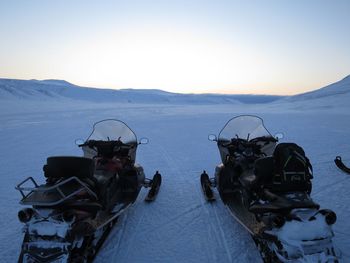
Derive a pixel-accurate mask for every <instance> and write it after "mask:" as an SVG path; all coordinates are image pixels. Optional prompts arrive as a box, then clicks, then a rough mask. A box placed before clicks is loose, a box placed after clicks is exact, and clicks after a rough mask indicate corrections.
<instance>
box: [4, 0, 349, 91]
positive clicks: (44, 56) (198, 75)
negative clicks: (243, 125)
mask: <svg viewBox="0 0 350 263" xmlns="http://www.w3.org/2000/svg"><path fill="white" fill-rule="evenodd" d="M349 74H350V1H349V0H344V1H340V0H333V1H331V0H329V1H323V0H290V1H286V0H274V1H272V0H260V1H233V0H230V1H205V0H200V1H190V0H188V1H185V0H177V1H169V0H168V1H166V0H164V1H147V0H135V1H134V0H125V1H87V0H84V1H79V0H73V1H63V0H60V1H44V0H41V1H34V0H23V1H18V0H12V1H4V0H0V77H3V78H19V79H52V78H54V79H65V80H67V81H70V82H72V83H74V84H77V85H83V86H93V87H105V88H117V89H119V88H156V89H163V90H167V91H173V92H184V93H201V92H217V93H244V94H251V93H255V94H281V95H284V94H296V93H300V92H304V91H308V90H313V89H316V88H319V87H322V86H325V85H327V84H330V83H332V82H335V81H337V80H340V79H341V78H343V77H345V76H347V75H349Z"/></svg>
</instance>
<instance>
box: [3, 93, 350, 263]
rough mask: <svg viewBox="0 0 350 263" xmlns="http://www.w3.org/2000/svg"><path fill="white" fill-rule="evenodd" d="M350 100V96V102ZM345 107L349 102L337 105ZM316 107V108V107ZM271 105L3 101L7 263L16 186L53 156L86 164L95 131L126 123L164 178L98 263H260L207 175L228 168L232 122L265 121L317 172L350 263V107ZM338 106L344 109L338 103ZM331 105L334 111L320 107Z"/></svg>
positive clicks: (321, 196) (14, 238) (13, 249)
mask: <svg viewBox="0 0 350 263" xmlns="http://www.w3.org/2000/svg"><path fill="white" fill-rule="evenodd" d="M342 96H344V95H342ZM337 99H338V100H341V98H340V97H337ZM310 101H311V100H310ZM310 101H307V100H305V101H304V102H301V101H297V102H295V101H292V102H290V101H283V102H275V103H269V104H260V105H253V104H250V105H248V104H241V103H237V104H233V105H231V104H221V105H217V104H211V105H200V104H197V105H192V104H190V103H187V104H183V105H180V104H160V103H156V104H150V103H148V104H133V103H103V104H102V103H88V102H77V101H74V100H66V99H62V100H61V101H55V102H53V101H46V102H45V101H44V102H39V101H32V100H21V99H18V100H4V101H2V102H1V104H0V146H1V148H2V151H0V167H1V169H0V178H1V184H0V205H1V207H2V208H3V213H2V216H1V217H0V227H1V232H0V233H1V234H0V262H15V261H16V260H17V257H18V254H19V251H20V245H21V242H22V232H21V224H20V223H19V222H18V220H17V211H18V210H19V209H20V205H19V204H18V201H19V199H20V194H19V193H18V192H17V191H16V190H15V189H14V186H15V185H16V184H17V183H18V182H20V181H21V180H22V179H24V178H25V177H27V176H33V177H34V178H35V179H36V180H38V181H40V182H43V181H44V178H43V175H42V166H43V164H44V163H45V160H46V157H48V156H50V155H82V152H81V150H80V149H79V148H78V147H77V146H76V145H75V144H74V141H75V139H77V138H82V139H85V138H86V137H87V136H88V135H89V133H90V131H91V128H92V124H93V123H94V122H96V121H99V120H102V119H105V118H116V119H121V120H123V121H125V122H126V123H128V125H129V126H130V127H131V128H132V129H133V130H134V131H135V133H136V134H137V135H138V137H139V138H140V137H143V136H145V137H148V138H149V140H150V143H149V144H148V145H141V146H140V147H139V149H138V155H137V161H138V162H139V163H141V164H142V165H143V166H144V168H145V171H146V173H147V175H149V176H150V177H151V176H152V175H153V173H154V172H155V171H156V170H159V171H160V172H161V174H162V176H163V184H162V188H161V190H160V192H159V196H158V198H157V200H156V201H155V202H154V203H150V204H148V203H145V202H143V198H144V197H145V194H146V191H145V190H143V191H141V193H140V196H139V198H138V200H137V202H136V203H135V204H134V205H133V206H132V208H131V209H129V210H128V212H127V213H126V214H125V215H123V216H122V217H121V220H120V221H119V222H118V224H117V225H116V227H115V228H114V229H113V231H112V232H111V234H110V236H109V238H108V240H107V241H106V242H105V244H104V246H103V247H102V250H101V251H100V253H99V255H98V256H97V259H96V262H114V261H118V262H259V261H260V256H259V254H258V252H257V250H256V248H255V245H254V243H253V241H252V239H251V238H250V236H249V235H248V234H247V233H246V231H245V230H244V229H243V228H242V227H241V226H240V225H239V224H238V223H236V222H235V221H234V220H233V218H232V217H231V216H230V214H229V212H228V211H227V210H226V209H225V208H224V206H223V204H222V203H221V201H220V200H218V201H217V202H215V203H206V202H205V201H204V198H203V196H202V193H201V191H200V184H199V176H200V173H201V172H202V170H207V171H210V172H211V173H212V172H213V171H214V167H215V165H216V164H217V163H219V153H218V150H217V147H216V145H215V143H213V142H210V141H208V140H207V135H208V134H209V133H216V134H217V133H218V132H219V130H220V129H221V128H222V126H223V125H224V124H225V123H226V121H227V120H228V119H230V118H231V117H233V116H236V115H239V114H245V113H249V114H257V115H259V116H261V117H262V118H263V119H264V121H265V126H266V127H267V128H268V129H269V130H270V132H271V133H272V134H274V133H277V132H283V133H284V134H285V137H284V139H283V140H282V141H293V142H296V143H298V144H300V145H301V146H303V148H304V149H305V151H306V153H307V155H308V156H309V157H310V160H311V162H312V164H313V166H314V174H315V178H314V180H313V193H312V197H313V198H314V199H315V201H317V202H319V203H320V204H321V206H322V207H324V208H330V209H332V210H334V211H335V212H336V213H337V216H338V221H337V223H336V224H335V227H334V230H335V239H334V240H335V244H336V245H337V246H338V247H339V248H340V249H341V250H342V252H343V258H342V261H343V262H350V252H349V249H350V238H349V237H350V224H349V223H348V218H349V217H350V195H349V189H350V176H349V175H346V174H344V173H342V172H341V171H339V170H338V169H337V168H336V166H335V165H334V163H333V159H334V157H335V156H336V155H342V157H343V160H344V162H345V163H347V164H350V110H344V109H349V108H350V107H347V108H346V103H345V102H344V103H343V104H341V107H338V105H337V104H336V103H333V106H332V101H331V100H330V99H327V98H324V99H322V98H318V99H317V102H315V103H314V102H311V103H310ZM335 101H337V100H335ZM322 105H328V106H327V107H321V106H322Z"/></svg>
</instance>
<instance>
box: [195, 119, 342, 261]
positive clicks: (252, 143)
mask: <svg viewBox="0 0 350 263" xmlns="http://www.w3.org/2000/svg"><path fill="white" fill-rule="evenodd" d="M277 138H278V137H277ZM277 138H276V137H273V136H272V135H271V134H270V133H269V131H268V130H267V129H266V128H265V126H264V123H263V120H262V119H261V118H259V117H257V116H251V115H243V116H238V117H235V118H233V119H231V120H229V121H228V122H227V123H226V125H225V126H224V128H223V129H222V130H221V131H220V133H219V135H218V137H216V136H215V135H209V136H208V139H209V140H211V141H215V142H217V146H218V148H219V152H220V156H221V160H222V163H221V164H219V165H218V166H217V167H216V169H215V176H214V177H213V178H209V176H208V174H207V173H206V171H204V172H203V173H202V174H201V178H200V180H201V187H202V190H203V193H204V196H205V198H206V199H207V200H208V201H214V200H215V199H216V197H215V194H214V191H213V187H215V188H217V190H218V192H219V195H220V198H221V200H222V201H223V203H224V204H225V205H226V207H227V208H228V210H229V212H230V213H231V215H232V216H233V217H234V218H235V219H236V220H237V221H238V222H239V223H240V224H241V225H242V226H243V227H244V228H245V229H246V230H247V231H248V232H249V233H250V234H251V236H252V238H253V240H254V241H255V244H256V245H257V248H258V249H259V251H260V254H261V257H262V259H263V261H264V262H338V258H339V257H340V251H339V250H337V249H336V248H335V247H334V245H333V242H332V238H333V236H334V234H333V231H332V225H333V224H334V223H335V222H336V214H335V213H334V212H333V211H331V210H329V209H320V206H319V204H317V203H315V202H314V201H313V200H312V199H311V197H310V194H311V188H312V184H311V179H312V178H313V172H312V166H311V164H310V162H309V159H308V158H307V157H306V156H305V152H304V150H303V149H302V148H301V147H300V146H298V145H297V144H294V143H279V144H277V142H278V139H277ZM279 138H281V136H279Z"/></svg>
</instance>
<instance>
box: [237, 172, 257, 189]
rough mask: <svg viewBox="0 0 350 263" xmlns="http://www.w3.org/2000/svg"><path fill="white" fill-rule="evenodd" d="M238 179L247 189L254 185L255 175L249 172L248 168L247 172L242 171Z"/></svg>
mask: <svg viewBox="0 0 350 263" xmlns="http://www.w3.org/2000/svg"><path fill="white" fill-rule="evenodd" d="M238 180H239V182H240V183H241V184H242V185H243V186H244V187H245V188H248V189H249V188H254V187H255V186H256V182H257V177H256V175H255V174H254V173H251V172H250V170H248V171H247V172H243V173H242V174H241V176H240V177H239V178H238Z"/></svg>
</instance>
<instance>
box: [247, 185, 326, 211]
mask: <svg viewBox="0 0 350 263" xmlns="http://www.w3.org/2000/svg"><path fill="white" fill-rule="evenodd" d="M264 193H265V194H264V195H265V198H266V199H268V201H265V202H264V203H255V204H252V205H251V206H250V207H249V211H251V212H253V213H258V214H262V213H269V212H289V211H290V210H292V209H297V208H311V209H319V207H320V206H319V204H317V203H315V202H314V201H313V200H312V199H311V198H309V196H308V195H307V194H305V193H302V192H300V193H298V195H299V198H294V199H292V197H291V196H290V197H288V194H287V195H286V196H284V195H277V194H274V193H272V192H270V191H269V190H266V189H265V190H264Z"/></svg>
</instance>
